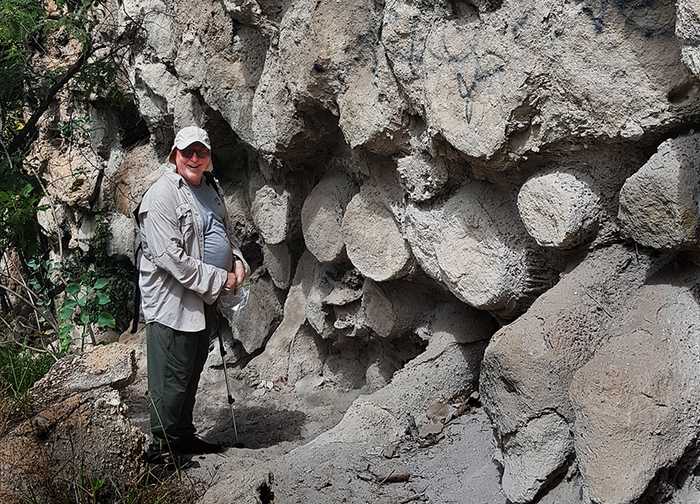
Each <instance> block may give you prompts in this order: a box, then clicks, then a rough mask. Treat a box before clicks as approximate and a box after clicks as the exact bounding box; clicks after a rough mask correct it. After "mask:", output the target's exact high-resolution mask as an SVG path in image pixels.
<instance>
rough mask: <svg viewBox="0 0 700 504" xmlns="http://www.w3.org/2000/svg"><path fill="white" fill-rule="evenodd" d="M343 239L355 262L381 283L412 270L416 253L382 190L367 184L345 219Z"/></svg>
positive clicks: (350, 206)
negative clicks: (389, 207) (405, 237)
mask: <svg viewBox="0 0 700 504" xmlns="http://www.w3.org/2000/svg"><path fill="white" fill-rule="evenodd" d="M342 233H343V241H344V242H345V249H346V251H347V254H348V257H349V258H350V261H351V262H352V264H353V265H354V266H355V267H356V268H357V269H358V270H359V271H360V273H362V274H363V275H364V276H366V277H368V278H371V279H372V280H376V281H378V282H381V281H385V280H391V279H393V278H397V277H400V276H402V275H403V274H405V273H406V272H408V270H409V269H410V268H411V266H412V263H413V254H412V253H411V249H410V247H409V246H408V243H407V242H406V240H405V239H404V237H403V235H402V234H401V230H400V228H399V226H398V224H397V223H396V221H395V220H394V216H393V214H392V213H391V211H390V210H389V209H388V208H386V206H385V204H384V201H383V198H382V196H381V194H380V192H379V191H378V190H377V189H376V188H375V187H373V186H371V185H369V184H365V185H363V186H362V188H361V189H360V192H359V193H357V194H356V195H355V196H353V197H352V199H351V200H350V202H349V203H348V205H347V208H346V209H345V214H344V216H343V222H342Z"/></svg>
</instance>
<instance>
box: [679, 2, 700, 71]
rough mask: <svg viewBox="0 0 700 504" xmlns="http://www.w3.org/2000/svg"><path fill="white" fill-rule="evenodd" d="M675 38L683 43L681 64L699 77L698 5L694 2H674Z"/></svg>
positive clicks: (699, 8)
mask: <svg viewBox="0 0 700 504" xmlns="http://www.w3.org/2000/svg"><path fill="white" fill-rule="evenodd" d="M676 37H678V39H679V40H680V41H681V42H682V43H683V47H682V49H681V55H682V59H683V63H685V65H686V66H687V67H688V69H689V70H690V71H691V72H693V74H694V75H695V76H696V77H697V76H700V48H699V47H698V45H700V5H698V3H697V2H696V1H695V0H678V1H677V2H676Z"/></svg>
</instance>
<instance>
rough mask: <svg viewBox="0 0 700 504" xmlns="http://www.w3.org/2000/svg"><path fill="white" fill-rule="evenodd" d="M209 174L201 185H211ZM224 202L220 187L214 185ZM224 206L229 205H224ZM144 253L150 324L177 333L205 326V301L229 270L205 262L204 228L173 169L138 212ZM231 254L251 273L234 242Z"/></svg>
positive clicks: (144, 301) (144, 305)
mask: <svg viewBox="0 0 700 504" xmlns="http://www.w3.org/2000/svg"><path fill="white" fill-rule="evenodd" d="M209 177H211V179H213V177H212V176H211V175H210V174H205V177H204V178H203V179H202V183H203V184H206V183H212V182H211V181H210V180H209ZM212 185H213V186H214V188H215V189H216V191H217V194H218V195H219V198H221V199H222V202H223V197H222V195H221V192H220V190H219V188H218V184H216V183H215V182H214V183H212ZM224 207H225V205H224ZM138 218H139V223H140V226H139V234H140V239H141V246H142V255H141V259H140V261H139V264H138V267H139V288H140V289H141V309H142V310H143V315H144V318H145V320H146V322H159V323H161V324H163V325H165V326H167V327H171V328H173V329H176V330H179V331H192V332H195V331H201V330H203V329H204V328H205V320H204V303H206V304H209V305H210V304H214V302H216V300H217V298H218V297H219V294H220V293H221V291H222V290H223V288H224V285H225V283H226V279H227V275H228V272H227V271H226V270H224V269H221V268H217V267H216V266H212V265H210V264H205V263H204V262H202V258H203V256H204V230H203V229H202V220H201V216H200V214H199V209H198V206H197V204H196V203H195V201H194V197H193V195H192V192H191V191H190V189H189V187H188V185H187V182H185V180H184V179H183V178H182V177H181V176H180V175H178V174H177V173H176V172H175V171H174V170H173V171H168V172H165V173H163V175H161V177H160V178H158V180H156V181H155V182H154V183H153V185H152V186H151V187H150V188H149V189H148V191H146V193H145V194H144V196H143V200H142V201H141V205H140V207H139V210H138ZM225 225H226V230H227V235H228V239H229V242H230V243H231V250H232V252H233V255H234V258H235V259H240V260H241V261H243V264H244V266H245V269H246V273H249V272H250V269H249V267H248V264H247V263H246V262H245V259H243V254H242V253H241V251H240V249H239V248H238V246H237V245H236V244H235V243H234V242H233V240H232V239H231V236H232V235H231V227H230V222H229V217H228V213H226V214H225Z"/></svg>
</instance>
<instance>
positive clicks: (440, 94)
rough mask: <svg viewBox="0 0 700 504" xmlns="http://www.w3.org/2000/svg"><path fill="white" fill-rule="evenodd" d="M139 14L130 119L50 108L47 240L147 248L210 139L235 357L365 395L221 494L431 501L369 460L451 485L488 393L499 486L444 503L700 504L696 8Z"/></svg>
mask: <svg viewBox="0 0 700 504" xmlns="http://www.w3.org/2000/svg"><path fill="white" fill-rule="evenodd" d="M123 11H124V12H123V14H122V16H126V15H128V16H132V17H137V16H143V18H144V20H145V21H144V22H145V23H146V30H145V32H144V34H143V40H142V41H140V42H141V43H140V44H135V45H134V47H133V54H131V59H130V60H129V64H128V68H127V73H128V78H129V86H128V87H125V95H127V96H128V98H129V99H130V100H131V101H132V102H133V109H130V110H131V114H132V115H133V116H134V117H132V118H131V119H129V121H127V120H126V119H125V118H124V117H121V116H120V117H116V116H114V115H113V114H110V110H109V107H105V106H104V104H102V105H100V103H99V102H95V104H94V105H90V106H88V107H87V109H85V110H77V111H75V110H73V109H72V108H71V107H72V106H73V105H69V100H67V99H66V98H65V97H63V98H62V99H61V100H59V102H58V103H57V104H56V105H55V106H54V107H53V109H52V110H51V113H50V114H49V116H48V117H47V118H46V120H45V123H46V124H44V125H43V126H42V130H41V136H40V138H39V140H38V141H37V143H36V144H35V148H34V151H33V153H32V155H33V158H32V159H34V160H35V162H36V167H37V169H40V173H41V174H42V177H43V180H44V181H45V183H46V184H47V193H48V194H47V196H46V199H45V202H46V203H47V206H48V208H44V209H43V210H42V211H41V214H40V216H39V221H40V223H41V225H42V227H43V229H44V230H45V232H46V233H47V235H50V236H62V237H65V239H66V241H67V242H68V243H71V244H74V245H75V246H81V244H83V245H82V246H86V245H84V244H85V243H87V242H86V240H85V239H84V237H85V236H87V235H89V233H90V223H91V222H92V221H91V220H90V219H91V214H92V213H93V212H94V211H95V210H100V211H104V212H105V213H106V215H108V216H109V226H110V229H111V231H112V237H111V242H110V243H111V245H110V249H109V250H110V253H112V254H114V255H129V254H130V253H131V250H132V249H131V248H129V237H130V233H133V225H130V224H129V221H128V218H129V216H130V214H131V211H133V208H134V207H135V205H136V204H138V200H139V198H140V196H141V194H143V191H144V190H145V188H146V187H147V186H148V184H149V182H150V181H152V180H153V179H154V178H155V177H157V176H158V174H159V173H160V170H161V169H169V168H168V166H167V165H164V164H163V161H164V159H165V156H166V154H167V152H168V151H169V149H170V145H171V142H172V139H173V138H174V135H175V132H176V130H177V129H178V128H180V127H182V126H185V125H190V124H196V125H199V126H202V127H205V128H207V129H208V130H209V132H210V135H211V138H212V143H213V152H214V174H215V175H216V176H217V177H218V178H219V180H220V181H221V185H222V188H223V190H224V192H225V194H226V205H227V208H228V210H229V213H230V215H231V216H232V221H233V222H232V231H233V233H234V234H235V237H236V239H237V240H239V241H240V242H241V245H242V248H243V250H244V252H245V253H246V254H247V255H249V257H250V258H251V263H253V266H254V269H255V270H256V272H255V274H254V275H253V276H252V277H251V285H250V293H251V298H250V305H249V307H248V311H247V312H246V314H245V317H243V318H242V319H241V320H240V323H238V327H236V328H234V329H233V331H232V337H233V338H234V340H235V341H234V340H230V341H228V342H227V344H228V345H229V347H230V348H232V349H235V352H238V353H237V354H236V355H237V357H240V359H236V360H237V362H239V364H240V365H244V364H245V365H246V368H245V370H246V372H248V371H250V372H254V373H255V375H256V376H257V379H258V380H260V381H261V383H262V382H264V383H265V384H268V383H269V384H271V385H270V386H271V387H284V388H285V390H289V391H290V393H293V394H297V395H298V397H302V398H304V400H308V401H310V402H314V401H320V399H318V397H319V396H320V395H322V393H324V394H325V393H329V394H332V392H333V391H338V393H340V391H342V392H343V393H347V392H349V391H354V392H355V393H358V394H359V393H360V392H362V393H365V394H366V395H364V396H362V397H360V398H358V399H356V400H355V402H354V403H353V405H352V406H351V407H350V409H349V410H347V412H346V413H345V415H344V417H343V419H342V420H341V421H340V423H339V424H338V425H337V426H336V427H334V428H333V429H331V430H329V431H328V432H326V433H325V434H322V435H320V436H319V437H317V438H316V439H314V440H313V441H311V442H310V443H308V444H305V445H302V446H297V447H295V448H294V450H293V451H291V452H290V453H288V454H281V455H280V456H279V457H276V458H275V459H274V460H267V459H266V460H265V461H264V462H265V463H264V464H257V462H258V461H259V460H262V459H264V458H265V457H262V456H261V457H260V459H257V458H254V456H253V455H251V457H253V458H251V459H247V460H248V461H249V462H250V460H253V459H254V460H255V461H256V467H258V469H256V470H252V469H250V470H248V469H246V470H244V471H240V473H235V474H224V475H223V476H222V482H220V483H219V484H218V485H217V486H215V487H213V488H212V490H211V491H210V492H209V493H208V494H207V496H206V497H205V499H204V502H229V500H227V499H228V494H227V493H226V492H227V491H235V492H238V494H237V496H236V500H235V501H236V502H298V501H303V502H309V503H312V502H319V503H321V502H324V503H325V502H340V501H342V500H343V499H346V500H347V501H348V502H360V501H362V502H365V501H367V502H411V499H412V500H419V499H420V498H422V497H418V496H419V495H420V492H421V488H418V486H415V482H414V481H411V482H409V483H410V484H409V483H406V482H403V483H406V487H405V488H404V489H408V488H409V487H410V488H411V491H412V492H414V493H412V494H411V495H407V494H405V493H404V494H401V492H400V491H398V490H396V488H397V487H394V488H392V489H385V488H384V487H385V485H383V484H379V483H378V481H381V480H382V478H383V477H385V476H386V475H387V474H389V473H390V472H391V471H394V472H400V471H402V470H405V467H404V466H401V465H396V464H395V465H390V466H386V467H388V469H387V472H385V473H383V474H384V476H382V477H381V478H379V480H377V479H376V478H375V476H376V475H369V476H368V475H367V472H366V470H365V469H366V467H367V466H366V464H365V466H364V469H358V467H360V465H361V464H362V463H363V460H364V459H363V457H371V456H373V455H368V454H369V453H370V452H371V453H374V451H373V450H375V451H376V450H380V451H381V450H384V449H387V450H388V451H389V452H391V453H393V452H394V451H395V452H396V453H397V454H398V455H397V457H393V456H390V457H384V456H381V457H379V458H381V459H386V460H388V461H389V462H387V463H390V464H393V463H394V462H396V463H397V464H398V461H397V460H396V458H401V460H400V462H401V463H402V464H410V463H411V461H414V462H415V463H416V464H418V460H419V459H420V457H421V456H422V455H421V454H425V453H426V452H424V451H421V449H423V448H425V447H426V446H429V447H430V448H429V450H430V453H432V454H434V455H435V456H436V457H438V459H439V460H445V461H446V462H445V466H444V468H443V470H442V473H443V474H442V476H444V477H445V478H447V473H449V471H450V468H451V467H456V466H454V464H452V462H449V460H448V459H446V458H445V459H440V458H439V457H441V456H443V455H444V456H446V455H445V454H447V453H451V452H450V450H451V449H453V448H454V446H453V445H449V443H447V442H445V441H444V439H443V438H441V437H440V436H441V435H442V434H443V432H447V431H449V430H450V429H455V428H457V427H456V425H455V424H450V422H451V421H452V420H453V419H454V418H463V419H466V418H467V414H466V413H465V412H466V411H467V409H468V408H466V407H462V406H460V405H464V404H467V403H469V404H471V405H472V406H470V408H473V409H472V410H470V411H472V412H473V413H474V416H473V417H472V416H469V417H468V418H474V419H475V420H474V421H475V422H477V423H478V426H479V428H478V429H476V430H478V431H479V432H490V431H491V430H492V432H493V437H492V438H493V443H494V447H491V446H490V445H489V446H488V447H487V446H486V444H481V441H480V444H479V445H478V447H479V450H476V451H477V452H478V453H479V455H478V456H479V457H482V458H479V462H478V464H480V466H486V465H488V467H489V468H490V469H489V470H491V471H493V474H492V476H493V478H492V479H493V480H494V481H495V480H498V485H497V486H496V489H495V490H493V488H492V487H491V486H490V485H491V484H490V483H488V482H487V481H491V479H489V478H491V476H488V477H486V476H484V479H483V480H479V481H484V482H485V483H484V485H485V486H484V488H487V489H488V492H489V493H488V497H486V496H485V495H486V494H483V495H479V494H478V493H464V492H466V490H465V489H467V488H468V487H469V484H470V483H469V481H457V482H453V483H450V485H452V486H451V487H450V488H446V489H444V490H445V492H446V493H445V495H448V494H450V492H454V494H450V495H469V496H470V499H472V500H469V502H482V501H483V502H490V503H491V502H493V503H496V502H504V501H505V500H506V499H507V501H508V502H512V503H517V504H526V503H536V502H542V503H545V504H553V503H557V504H569V503H582V504H584V503H585V504H645V503H650V502H665V501H668V502H674V503H676V504H691V503H692V502H695V501H696V500H697V499H696V497H697V491H696V485H697V481H698V473H697V470H698V467H700V457H699V455H698V453H700V445H699V444H698V438H699V435H700V430H699V429H698V411H697V407H696V403H697V401H698V390H697V388H698V381H699V380H700V366H698V364H700V363H698V362H697V357H698V356H697V343H698V342H697V332H698V324H697V323H696V319H697V317H698V313H699V312H698V309H699V308H698V299H697V292H698V289H697V285H696V283H697V282H696V281H695V279H696V277H697V267H696V266H695V265H694V261H695V260H696V257H695V254H696V253H697V252H698V246H699V245H698V244H699V243H700V242H699V239H700V238H699V235H698V233H699V231H698V229H699V226H698V222H699V220H698V194H699V193H700V188H699V184H700V177H699V176H698V166H700V143H698V138H699V137H698V134H697V133H695V132H694V128H696V127H697V120H698V117H700V81H699V80H698V78H699V76H700V53H699V52H698V50H699V49H698V48H699V47H700V45H699V44H700V9H699V8H698V5H697V2H693V1H691V0H678V1H672V0H657V1H629V2H609V1H606V0H583V1H577V2H563V1H550V0H533V1H531V2H529V3H528V4H527V5H526V6H525V8H524V6H523V4H522V3H521V2H515V1H512V0H454V1H443V0H438V1H434V2H426V1H422V0H395V1H391V2H374V1H369V0H349V1H346V2H333V1H329V0H320V1H316V0H314V1H312V0H260V1H257V2H256V1H255V0H226V1H224V2H216V1H213V0H203V1H202V2H200V3H199V4H198V5H197V8H194V9H193V7H192V5H191V4H190V3H188V2H184V1H182V0H172V1H168V2H164V1H160V0H125V2H124V5H123ZM70 113H82V114H84V115H85V117H87V118H88V120H89V123H90V124H92V125H94V126H95V129H97V126H98V125H99V126H100V131H101V133H100V134H99V135H98V134H93V135H92V137H90V138H85V139H83V140H82V141H81V142H80V143H79V145H77V146H76V147H75V149H76V150H75V151H72V154H71V155H67V153H66V150H65V146H63V145H59V144H58V142H56V141H53V140H55V139H52V129H51V127H50V126H51V124H52V123H55V122H57V121H61V120H63V119H65V117H66V116H67V115H68V114H70ZM133 124H139V125H140V126H139V127H138V128H133V127H130V129H129V134H126V133H125V130H126V129H128V128H127V125H133ZM73 154H75V155H73ZM78 154H80V155H78ZM59 180H67V181H68V183H67V184H66V183H59V182H58V181H59ZM482 357H483V360H482ZM203 386H204V385H203ZM206 386H212V387H213V386H215V385H212V384H211V383H209V384H208V385H206ZM264 386H265V387H266V386H267V385H264ZM477 390H478V393H477ZM470 396H471V397H472V398H471V399H469V398H470ZM480 402H481V403H483V408H481V407H480V406H479V404H480ZM446 411H448V412H451V413H449V414H447V413H446V414H445V415H442V413H440V412H443V413H444V412H446ZM455 412H456V413H455ZM438 413H440V414H438ZM484 413H485V414H484ZM470 414H471V413H470ZM440 415H442V416H440ZM450 415H452V416H450ZM448 417H449V418H450V419H451V420H445V419H446V418H448ZM435 418H442V420H439V421H436V420H435ZM460 425H461V424H460ZM465 429H466V427H465ZM441 439H443V441H441ZM460 439H461V438H460ZM479 439H481V438H479ZM426 440H432V441H430V442H431V443H432V442H433V441H434V443H433V444H430V443H429V442H428V441H426ZM482 441H483V440H482ZM448 445H449V446H451V448H448ZM465 445H466V443H465V444H463V445H459V446H461V447H462V448H460V450H462V451H463V453H464V454H465V455H464V456H465V457H467V456H470V455H469V453H472V452H469V450H468V449H467V448H466V447H464V446H465ZM390 447H394V448H391V449H390ZM482 448H483V449H482ZM402 449H403V451H402ZM392 450H394V451H392ZM377 453H379V452H377ZM474 453H476V452H474ZM474 456H476V455H474ZM491 458H493V460H494V462H495V465H494V466H491V465H489V464H490V462H484V460H485V459H491ZM372 460H373V461H372V464H374V463H375V462H376V460H375V459H372ZM377 460H378V459H377ZM421 460H422V459H421ZM384 462H386V461H384ZM448 462H449V463H448ZM421 463H422V462H421ZM251 465H252V464H249V465H246V466H245V467H250V466H251ZM263 467H264V468H263ZM382 467H384V466H382ZM416 467H418V465H416ZM421 467H425V468H427V467H428V465H423V466H421ZM232 470H233V469H232ZM427 470H428V469H426V471H427ZM485 470H486V469H485ZM465 471H466V469H465ZM377 474H379V473H377ZM465 474H467V473H465ZM469 474H473V473H469ZM489 474H491V473H489ZM362 477H368V478H369V480H364V479H362ZM436 477H437V476H436ZM474 477H477V476H474ZM494 478H495V479H494ZM368 481H369V482H370V483H371V484H369V483H368ZM440 481H447V480H446V479H441V480H440ZM445 484H447V483H445ZM411 485H413V486H411ZM494 485H495V483H494ZM498 486H500V488H498ZM232 488H233V489H234V490H231V489H232ZM261 489H262V490H261ZM383 489H384V490H386V492H385V493H382V492H383V491H384V490H383ZM438 490H439V489H424V490H422V491H423V492H424V494H425V495H424V497H425V496H430V497H431V498H433V499H437V500H435V502H440V497H439V496H440V495H441V494H440V493H439V492H438ZM492 490H493V491H492ZM433 491H435V493H431V492H433ZM460 491H462V493H460ZM266 492H267V493H266ZM270 493H274V495H275V497H274V501H273V500H271V499H272V497H270ZM263 494H264V495H266V496H267V497H265V498H263V497H262V495H263ZM409 498H410V499H409ZM256 499H257V500H256ZM265 499H267V500H265ZM353 499H356V500H353ZM406 499H409V500H406ZM446 499H447V498H445V500H443V501H446ZM479 499H482V500H479ZM483 499H487V500H483ZM488 499H490V500H488ZM493 499H497V500H493ZM693 499H695V500H693ZM454 500H455V501H460V499H459V498H455V499H454ZM460 502H462V501H460ZM464 502H466V501H464Z"/></svg>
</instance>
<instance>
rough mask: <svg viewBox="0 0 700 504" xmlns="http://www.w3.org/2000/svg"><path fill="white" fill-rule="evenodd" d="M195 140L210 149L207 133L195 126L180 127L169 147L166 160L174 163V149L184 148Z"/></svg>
mask: <svg viewBox="0 0 700 504" xmlns="http://www.w3.org/2000/svg"><path fill="white" fill-rule="evenodd" d="M195 142H199V143H201V144H202V145H204V146H205V147H206V148H207V149H209V150H211V142H210V141H209V135H208V134H207V132H206V131H204V130H203V129H202V128H198V127H197V126H187V127H185V128H182V129H181V130H180V131H178V132H177V135H175V141H174V142H173V147H172V149H170V155H169V156H168V161H169V162H171V163H172V164H175V149H180V150H182V149H186V148H187V147H189V146H190V145H192V144H193V143H195Z"/></svg>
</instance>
